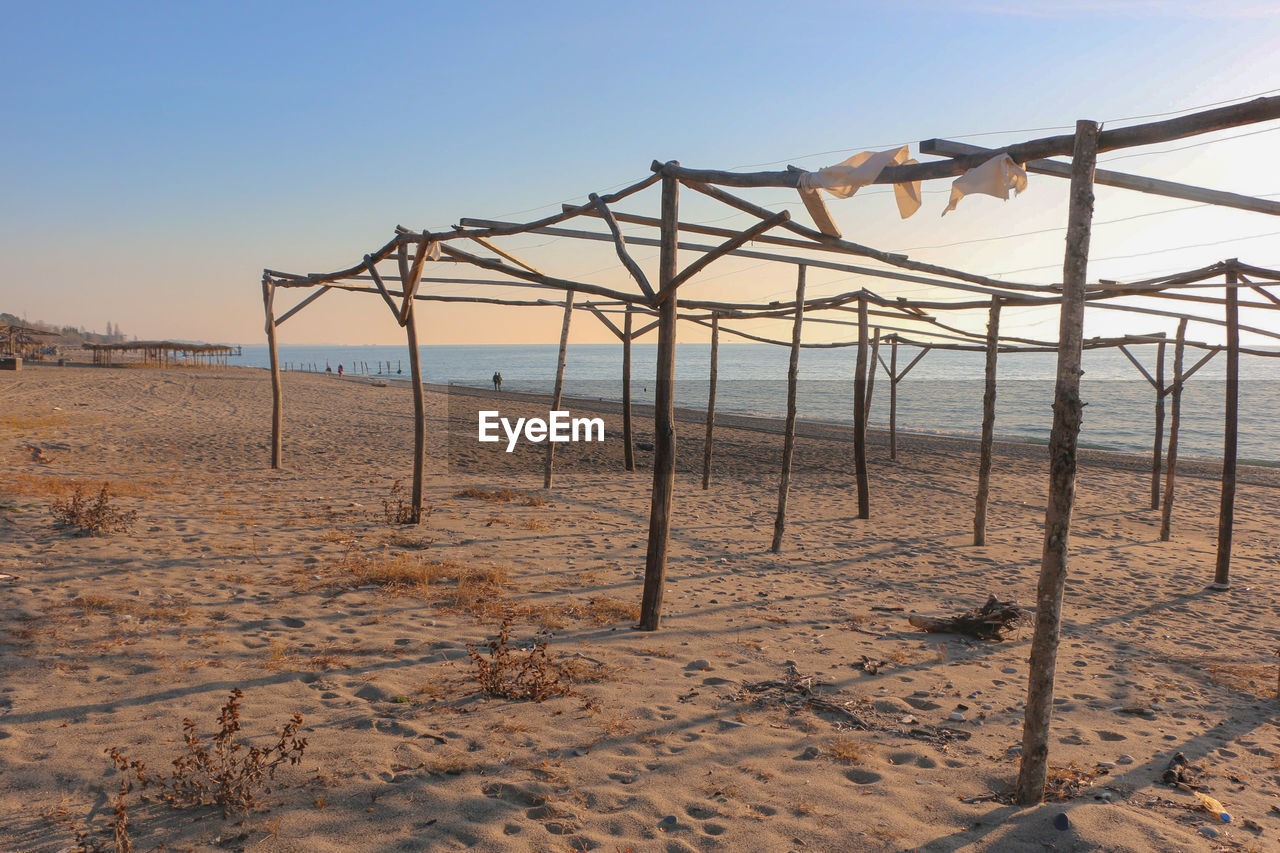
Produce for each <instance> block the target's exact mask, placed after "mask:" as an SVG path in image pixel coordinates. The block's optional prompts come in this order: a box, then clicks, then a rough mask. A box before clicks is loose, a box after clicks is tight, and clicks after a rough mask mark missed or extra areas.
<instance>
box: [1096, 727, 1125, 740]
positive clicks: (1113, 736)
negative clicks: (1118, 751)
mask: <svg viewBox="0 0 1280 853" xmlns="http://www.w3.org/2000/svg"><path fill="white" fill-rule="evenodd" d="M1097 735H1098V737H1100V738H1101V739H1102V740H1104V741H1110V742H1113V743H1114V742H1115V741H1120V740H1128V739H1129V736H1128V735H1122V734H1120V733H1119V732H1109V731H1105V730H1103V731H1099V732H1097Z"/></svg>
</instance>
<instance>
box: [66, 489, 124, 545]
mask: <svg viewBox="0 0 1280 853" xmlns="http://www.w3.org/2000/svg"><path fill="white" fill-rule="evenodd" d="M52 509H53V516H54V518H56V519H57V521H58V524H60V525H61V526H63V527H74V528H76V529H77V530H79V531H80V534H81V535H83V536H98V535H100V534H107V533H127V532H129V528H130V527H132V526H133V522H134V521H135V520H136V519H137V517H138V513H137V512H136V511H135V510H120V509H117V508H115V507H113V506H112V505H111V487H110V486H109V485H108V484H107V483H103V484H102V488H101V489H99V490H98V495H97V497H94V498H89V497H87V496H86V495H85V493H84V489H83V488H82V487H81V486H78V485H77V486H76V487H75V488H74V489H72V490H71V494H70V495H69V496H67V497H66V498H62V499H58V500H55V501H54V502H53V506H52Z"/></svg>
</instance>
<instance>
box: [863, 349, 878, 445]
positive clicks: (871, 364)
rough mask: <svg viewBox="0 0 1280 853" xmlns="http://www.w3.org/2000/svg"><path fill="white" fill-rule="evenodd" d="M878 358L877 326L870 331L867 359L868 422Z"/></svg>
mask: <svg viewBox="0 0 1280 853" xmlns="http://www.w3.org/2000/svg"><path fill="white" fill-rule="evenodd" d="M879 360H880V328H879V327H878V326H877V327H876V328H875V329H873V330H872V331H871V357H870V358H869V359H868V360H867V364H868V368H867V405H866V413H867V422H868V423H869V422H870V421H871V400H872V398H873V397H874V396H875V390H876V371H878V370H879V369H880V368H879V367H878V364H879ZM862 428H863V429H864V430H865V429H866V428H867V425H866V423H864V424H863V425H862Z"/></svg>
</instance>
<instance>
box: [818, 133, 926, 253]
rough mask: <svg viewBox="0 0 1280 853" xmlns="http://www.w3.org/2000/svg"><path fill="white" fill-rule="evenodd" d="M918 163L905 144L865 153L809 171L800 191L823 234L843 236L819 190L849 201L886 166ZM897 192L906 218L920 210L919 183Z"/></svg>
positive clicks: (900, 211) (898, 188) (900, 187)
mask: <svg viewBox="0 0 1280 853" xmlns="http://www.w3.org/2000/svg"><path fill="white" fill-rule="evenodd" d="M915 162H916V161H915V160H912V159H910V155H909V153H908V151H907V146H905V145H903V146H902V147H900V148H894V149H890V150H888V151H863V152H861V153H859V154H854V155H853V156H852V157H850V158H849V159H847V160H845V161H844V162H842V163H838V164H836V165H835V166H827V167H826V168H824V169H819V170H818V171H816V172H805V173H804V174H803V175H801V176H800V182H799V184H798V185H797V187H796V188H797V189H798V190H799V191H800V200H801V201H803V202H804V206H805V208H806V209H807V210H808V211H809V215H810V216H812V217H813V221H814V224H816V225H817V226H818V230H819V231H821V232H822V233H823V234H829V235H831V236H832V237H839V236H840V230H839V229H838V228H836V225H835V223H834V222H832V221H831V215H830V213H828V212H827V206H826V204H825V203H824V202H823V201H822V198H821V197H820V196H819V195H818V190H820V189H823V190H826V191H827V192H829V193H831V195H833V196H835V197H836V198H848V197H849V196H851V195H853V194H854V193H856V192H857V191H858V190H860V189H862V188H863V187H865V186H866V185H867V184H870V183H874V182H875V180H876V178H878V177H880V173H881V172H882V171H884V169H885V167H886V166H907V165H911V164H913V163H915ZM893 193H894V196H895V197H896V199H897V202H898V214H899V215H900V216H901V217H902V218H903V219H906V218H907V217H908V216H910V215H911V214H913V213H915V212H916V211H917V210H919V209H920V182H919V181H914V182H912V183H909V184H894V185H893Z"/></svg>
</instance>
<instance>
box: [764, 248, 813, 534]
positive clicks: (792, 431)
mask: <svg viewBox="0 0 1280 853" xmlns="http://www.w3.org/2000/svg"><path fill="white" fill-rule="evenodd" d="M806 269H807V268H806V267H805V265H804V264H801V265H800V268H799V273H798V279H797V281H796V317H795V322H794V324H793V325H792V326H791V361H790V362H789V363H788V365H787V422H786V426H785V427H784V429H783V437H782V474H781V476H779V478H778V515H777V517H776V518H774V520H773V546H772V551H773V553H775V554H777V553H779V552H781V551H782V533H783V531H784V530H785V529H786V526H787V489H788V488H789V487H790V485H791V456H792V454H793V453H794V451H795V446H796V387H797V385H798V384H799V381H800V327H801V325H802V324H803V323H804V279H805V270H806Z"/></svg>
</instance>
